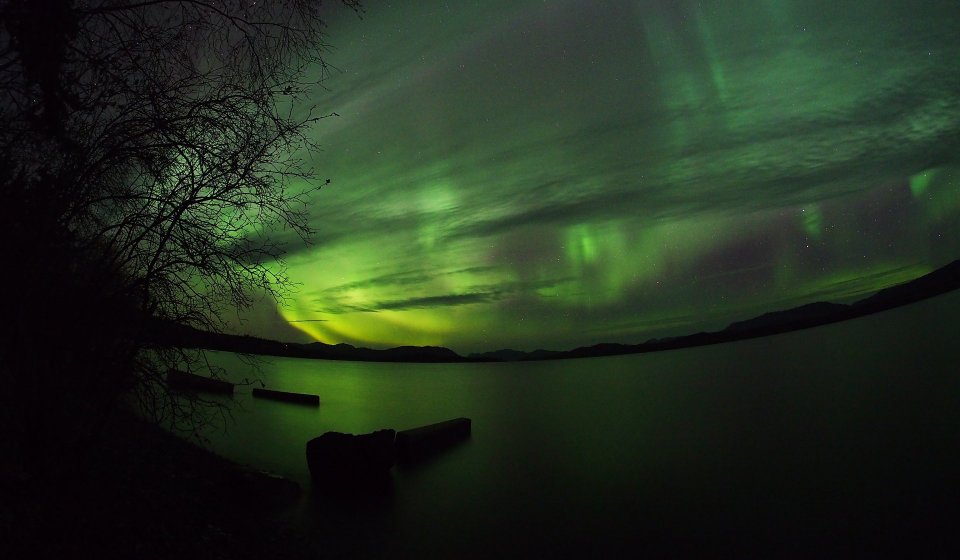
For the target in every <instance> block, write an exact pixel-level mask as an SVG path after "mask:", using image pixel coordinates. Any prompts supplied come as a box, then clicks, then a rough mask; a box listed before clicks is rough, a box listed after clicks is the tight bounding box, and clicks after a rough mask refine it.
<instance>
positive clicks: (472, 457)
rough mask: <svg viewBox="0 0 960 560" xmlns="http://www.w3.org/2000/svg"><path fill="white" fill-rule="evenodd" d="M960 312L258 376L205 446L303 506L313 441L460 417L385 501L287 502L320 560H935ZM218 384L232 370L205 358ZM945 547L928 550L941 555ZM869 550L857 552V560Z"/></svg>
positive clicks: (276, 367) (959, 393)
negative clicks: (572, 559) (290, 395)
mask: <svg viewBox="0 0 960 560" xmlns="http://www.w3.org/2000/svg"><path fill="white" fill-rule="evenodd" d="M958 311H960V293H954V294H950V295H947V296H942V297H940V298H936V299H933V300H929V301H926V302H922V303H919V304H915V305H913V306H909V307H905V308H901V309H897V310H893V311H890V312H887V313H884V314H880V315H876V316H872V317H866V318H862V319H858V320H855V321H850V322H847V323H841V324H837V325H831V326H827V327H821V328H817V329H812V330H807V331H799V332H795V333H789V334H785V335H780V336H776V337H768V338H763V339H755V340H750V341H743V342H738V343H732V344H727V345H721V346H713V347H703V348H695V349H688V350H681V351H674V352H665V353H658V354H647V355H634V356H621V357H613V358H599V359H588V360H571V361H557V362H533V363H506V364H468V365H447V364H443V365H424V364H371V363H357V362H324V361H310V360H296V359H272V360H270V361H269V362H266V363H265V365H264V368H263V372H262V374H261V377H262V379H263V380H264V382H265V383H266V384H267V386H269V387H273V388H277V389H283V390H292V391H303V392H310V393H317V394H319V395H320V396H321V400H322V405H321V406H320V408H319V409H312V408H305V407H299V406H295V405H288V404H283V403H275V402H270V401H262V400H252V399H251V398H250V397H249V394H248V392H249V390H247V391H245V392H244V394H241V395H238V396H236V397H235V399H234V402H235V405H236V406H235V408H236V410H235V413H234V423H233V424H231V425H230V426H229V429H228V430H227V432H226V433H222V432H216V433H212V434H211V437H212V446H213V447H214V449H216V450H217V451H219V452H221V453H223V454H225V455H227V456H228V457H231V458H233V459H235V460H237V461H240V462H243V463H248V464H251V465H255V466H257V467H260V468H264V469H268V470H271V471H275V472H278V473H281V474H284V475H286V476H289V477H292V478H294V479H296V480H298V481H300V482H301V483H302V484H303V485H304V487H305V488H308V487H309V474H308V471H307V466H306V462H305V459H304V444H305V442H306V441H307V440H308V439H310V438H312V437H315V436H317V435H319V434H321V433H323V432H326V431H328V430H337V431H343V432H353V433H359V432H368V431H371V430H375V429H378V428H384V427H391V428H396V429H404V428H410V427H415V426H418V425H422V424H428V423H432V422H436V421H440V420H445V419H448V418H452V417H457V416H467V417H470V418H472V419H473V437H472V438H471V440H469V441H468V442H466V443H464V444H462V445H460V446H458V447H456V448H454V449H452V450H451V451H449V452H447V453H445V454H443V455H441V456H440V457H438V458H437V459H436V460H434V461H432V462H430V463H428V464H425V465H420V466H418V467H416V468H406V469H401V468H395V470H394V473H393V485H392V491H391V492H390V493H389V495H387V496H385V497H383V498H382V499H376V500H369V501H362V502H361V503H359V504H346V503H342V502H337V501H331V500H329V499H315V498H312V497H310V496H305V497H304V500H303V501H302V503H301V505H300V506H299V507H298V509H297V510H296V511H295V512H292V513H290V515H291V517H292V521H293V522H297V523H303V524H304V525H306V526H307V528H308V529H309V530H310V531H311V532H313V533H314V534H316V535H317V536H318V538H320V539H325V541H327V542H329V543H330V544H329V546H330V547H331V548H330V550H331V552H332V554H334V555H338V554H339V555H343V556H370V557H377V556H381V555H383V556H386V555H390V556H392V557H417V558H420V557H455V558H489V557H495V556H502V555H505V554H506V555H510V556H527V557H529V556H533V555H537V556H541V557H551V556H556V555H558V554H560V553H562V552H578V553H580V554H593V555H600V556H611V555H617V554H618V553H622V554H624V555H625V554H631V555H635V554H636V553H643V552H650V553H653V554H654V555H655V556H656V555H660V556H662V555H666V556H678V555H680V554H682V553H685V552H689V551H691V550H693V551H697V552H702V553H704V554H705V555H708V556H715V555H722V554H723V553H727V552H729V553H733V554H736V555H738V556H740V555H744V554H750V553H758V554H768V553H776V555H777V556H784V555H790V554H791V553H795V554H798V555H806V554H810V553H822V552H831V553H839V554H843V555H846V556H849V555H854V556H856V555H858V554H861V553H864V552H865V550H866V549H867V548H870V549H873V548H875V547H882V546H885V545H886V543H887V542H888V541H901V542H908V543H909V544H910V545H911V546H919V545H931V546H934V545H935V546H940V545H941V544H946V542H947V541H946V539H947V538H948V537H947V535H948V531H949V530H952V529H953V524H952V521H951V520H950V518H949V516H948V513H949V512H948V511H947V509H946V508H948V507H950V506H951V505H952V504H953V503H956V498H957V497H958V487H960V485H958V483H957V480H956V479H957V473H958V472H960V469H958V467H960V460H958V459H957V458H956V457H955V455H956V454H955V453H954V450H955V448H956V447H957V445H958V444H960V438H958V435H960V376H958V375H957V369H958V368H957V364H958V363H960V338H958V336H957V333H958V327H960V320H958V315H957V312H958ZM223 360H224V361H225V363H228V364H229V365H230V367H231V375H232V376H234V377H236V378H240V377H243V376H244V375H248V374H249V368H248V367H247V366H245V365H243V364H241V363H240V362H239V361H237V360H235V359H234V358H232V357H230V356H223ZM941 539H943V542H940V541H941ZM865 547H867V548H865Z"/></svg>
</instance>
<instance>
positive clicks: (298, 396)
mask: <svg viewBox="0 0 960 560" xmlns="http://www.w3.org/2000/svg"><path fill="white" fill-rule="evenodd" d="M253 396H254V397H258V398H261V399H272V400H275V401H284V402H289V403H295V404H305V405H308V406H320V397H319V396H318V395H308V394H306V393H290V392H287V391H275V390H273V389H261V388H258V387H255V388H254V389H253Z"/></svg>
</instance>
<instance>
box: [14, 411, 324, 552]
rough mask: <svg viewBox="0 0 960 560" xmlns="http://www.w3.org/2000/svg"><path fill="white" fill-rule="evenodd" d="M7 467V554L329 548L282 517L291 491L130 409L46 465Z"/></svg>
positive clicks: (300, 550) (319, 550) (304, 550)
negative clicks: (78, 448) (76, 450)
mask: <svg viewBox="0 0 960 560" xmlns="http://www.w3.org/2000/svg"><path fill="white" fill-rule="evenodd" d="M6 474H7V475H6V476H4V477H3V480H2V481H0V489H2V494H3V501H2V504H0V532H2V534H0V540H2V541H3V543H4V544H3V549H4V552H3V557H4V558H17V559H19V558H57V557H62V558H75V557H78V556H79V555H82V556H84V557H90V558H142V559H160V558H177V559H186V558H205V559H212V558H251V559H252V558H257V559H263V558H322V557H325V554H324V553H323V550H321V547H320V545H319V544H318V543H317V542H316V539H310V540H308V539H307V538H305V537H304V536H303V535H302V534H299V533H297V532H296V531H295V530H294V529H292V528H290V527H289V526H286V525H285V524H283V523H282V522H281V520H280V514H281V513H282V510H283V508H284V507H287V506H288V505H289V503H290V500H291V499H292V498H291V496H290V493H289V492H282V491H281V492H277V491H276V490H277V488H276V487H275V486H274V487H271V483H270V481H265V479H264V478H263V477H259V476H255V475H253V474H251V473H250V472H249V471H247V470H245V469H242V468H240V467H239V466H238V465H236V464H234V463H231V462H229V461H227V460H226V459H223V458H221V457H219V456H217V455H214V454H212V453H210V452H208V451H206V450H204V449H202V448H200V447H198V446H196V445H193V444H191V443H188V442H186V441H184V440H182V439H180V438H178V437H176V436H174V435H172V434H170V433H167V432H165V431H163V430H161V429H160V428H157V427H156V426H153V425H150V424H148V423H146V422H143V421H140V420H137V419H134V418H133V417H131V416H129V415H122V414H121V415H119V416H118V417H117V418H115V419H114V421H112V422H110V423H109V426H108V427H107V428H105V430H104V433H103V436H102V438H101V441H100V442H99V443H98V444H97V445H96V447H94V448H91V449H89V450H87V451H86V452H84V453H83V454H82V456H74V455H71V456H64V457H62V461H60V462H59V464H58V465H56V466H55V467H51V471H50V472H47V473H39V472H20V473H16V474H13V475H10V474H9V473H6ZM287 490H289V488H287ZM284 494H286V498H284V497H283V496H284Z"/></svg>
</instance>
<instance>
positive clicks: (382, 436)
mask: <svg viewBox="0 0 960 560" xmlns="http://www.w3.org/2000/svg"><path fill="white" fill-rule="evenodd" d="M395 436H396V432H395V431H394V430H378V431H376V432H373V433H369V434H361V435H353V434H343V433H340V432H327V433H325V434H323V435H322V436H320V437H316V438H313V439H312V440H310V441H308V442H307V466H308V467H310V477H311V478H312V479H313V480H314V482H315V483H319V484H341V483H347V484H350V483H357V482H360V483H364V482H369V481H371V480H377V479H382V478H385V477H386V476H387V474H388V473H389V471H390V468H391V467H393V464H394V463H396V462H397V450H396V446H395V444H394V438H395Z"/></svg>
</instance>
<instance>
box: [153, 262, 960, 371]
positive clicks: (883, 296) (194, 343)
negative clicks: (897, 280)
mask: <svg viewBox="0 0 960 560" xmlns="http://www.w3.org/2000/svg"><path fill="white" fill-rule="evenodd" d="M957 288H960V260H956V261H953V262H952V263H950V264H948V265H946V266H944V267H942V268H939V269H937V270H935V271H933V272H931V273H929V274H927V275H924V276H921V277H920V278H917V279H915V280H911V281H909V282H905V283H903V284H899V285H896V286H892V287H890V288H886V289H883V290H880V291H879V292H877V293H875V294H873V295H872V296H869V297H867V298H864V299H862V300H859V301H857V302H854V303H852V304H849V305H847V304H841V303H829V302H817V303H809V304H806V305H801V306H800V307H794V308H792V309H786V310H783V311H773V312H771V313H764V314H763V315H759V316H757V317H754V318H752V319H747V320H745V321H737V322H734V323H731V324H730V325H728V326H727V327H726V328H725V329H723V330H720V331H713V332H699V333H695V334H689V335H685V336H677V337H669V338H660V339H652V340H648V341H647V342H643V343H640V344H616V343H601V344H595V345H593V346H582V347H580V348H574V349H573V350H534V351H532V352H524V351H520V350H509V349H505V350H496V351H493V352H483V353H478V354H470V355H469V356H466V357H464V356H461V355H459V354H457V353H456V352H454V351H453V350H450V349H449V348H443V347H438V346H399V347H397V348H389V349H387V350H374V349H371V348H358V347H356V346H351V345H350V344H334V345H331V344H324V343H322V342H312V343H306V344H304V343H289V342H277V341H274V340H266V339H262V338H256V337H252V336H242V335H231V334H217V333H211V332H207V331H201V330H198V329H195V328H193V327H187V326H184V325H178V324H173V323H158V324H156V325H155V328H154V329H153V330H154V338H155V339H156V340H158V341H159V342H163V343H167V344H173V345H177V346H183V347H187V348H207V349H210V350H223V351H227V352H241V353H247V354H263V355H269V356H286V357H294V358H315V359H323V360H351V361H362V362H421V363H426V362H445V363H451V362H509V361H530V360H557V359H569V358H590V357H597V356H614V355H618V354H638V353H643V352H659V351H662V350H674V349H677V348H689V347H691V346H703V345H706V344H720V343H723V342H733V341H735V340H743V339H747V338H757V337H761V336H769V335H773V334H779V333H784V332H789V331H795V330H799V329H807V328H810V327H816V326H820V325H826V324H828V323H836V322H839V321H846V320H847V319H854V318H856V317H862V316H864V315H869V314H871V313H877V312H879V311H885V310H887V309H892V308H894V307H899V306H901V305H906V304H908V303H914V302H917V301H920V300H923V299H927V298H931V297H933V296H937V295H940V294H943V293H946V292H949V291H951V290H955V289H957Z"/></svg>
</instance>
